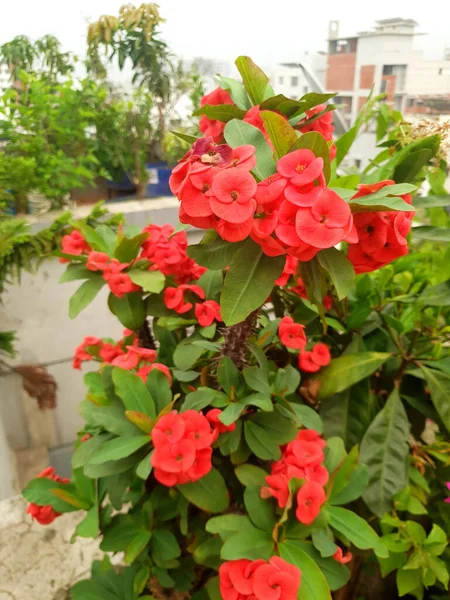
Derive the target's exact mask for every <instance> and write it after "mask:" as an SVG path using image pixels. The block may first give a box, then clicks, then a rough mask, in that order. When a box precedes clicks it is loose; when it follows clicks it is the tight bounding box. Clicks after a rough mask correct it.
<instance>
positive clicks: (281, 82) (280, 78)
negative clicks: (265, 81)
mask: <svg viewBox="0 0 450 600" xmlns="http://www.w3.org/2000/svg"><path fill="white" fill-rule="evenodd" d="M283 83H284V77H278V85H283Z"/></svg>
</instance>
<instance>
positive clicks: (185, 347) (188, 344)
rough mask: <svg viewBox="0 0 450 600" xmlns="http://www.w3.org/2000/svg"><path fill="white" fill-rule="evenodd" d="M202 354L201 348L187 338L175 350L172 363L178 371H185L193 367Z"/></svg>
mask: <svg viewBox="0 0 450 600" xmlns="http://www.w3.org/2000/svg"><path fill="white" fill-rule="evenodd" d="M204 352H205V349H204V348H203V347H201V346H197V345H194V344H193V343H192V341H191V340H190V339H189V338H185V339H184V340H182V341H181V342H180V343H179V344H178V346H177V347H176V348H175V352H174V353H173V362H174V364H175V366H176V367H177V368H178V369H181V370H182V371H187V370H188V369H190V368H191V367H193V366H194V365H195V363H196V362H197V361H198V359H199V358H200V356H201V355H202V354H203V353H204Z"/></svg>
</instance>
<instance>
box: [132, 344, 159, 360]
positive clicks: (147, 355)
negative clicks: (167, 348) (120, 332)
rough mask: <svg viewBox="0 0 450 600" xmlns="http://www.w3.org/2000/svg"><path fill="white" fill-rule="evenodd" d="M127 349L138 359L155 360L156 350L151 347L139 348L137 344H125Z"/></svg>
mask: <svg viewBox="0 0 450 600" xmlns="http://www.w3.org/2000/svg"><path fill="white" fill-rule="evenodd" d="M127 350H128V352H129V353H131V354H133V353H134V354H137V355H138V357H139V360H143V361H145V362H155V360H156V356H157V352H156V350H152V349H151V348H139V346H127Z"/></svg>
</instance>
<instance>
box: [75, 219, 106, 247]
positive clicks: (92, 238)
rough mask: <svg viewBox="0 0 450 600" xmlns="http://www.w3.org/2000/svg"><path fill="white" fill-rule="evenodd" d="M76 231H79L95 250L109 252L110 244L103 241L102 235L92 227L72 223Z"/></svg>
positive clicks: (77, 222) (81, 223) (76, 222)
mask: <svg viewBox="0 0 450 600" xmlns="http://www.w3.org/2000/svg"><path fill="white" fill-rule="evenodd" d="M70 224H71V225H73V227H74V228H75V229H78V230H79V231H80V232H81V233H82V234H83V237H84V238H85V240H86V241H87V243H88V244H89V245H90V246H92V248H93V249H94V250H98V251H99V252H108V243H107V242H106V240H104V239H103V236H102V235H101V233H99V232H97V231H95V229H93V228H92V227H90V226H89V225H87V224H86V223H83V222H82V221H70Z"/></svg>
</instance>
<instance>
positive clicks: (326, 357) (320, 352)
mask: <svg viewBox="0 0 450 600" xmlns="http://www.w3.org/2000/svg"><path fill="white" fill-rule="evenodd" d="M312 355H313V356H312V359H313V361H314V362H315V363H316V364H317V365H320V366H321V367H326V366H327V365H328V364H329V363H330V360H331V354H330V350H329V349H328V346H327V345H326V344H322V343H319V344H315V346H314V347H313V349H312Z"/></svg>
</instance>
